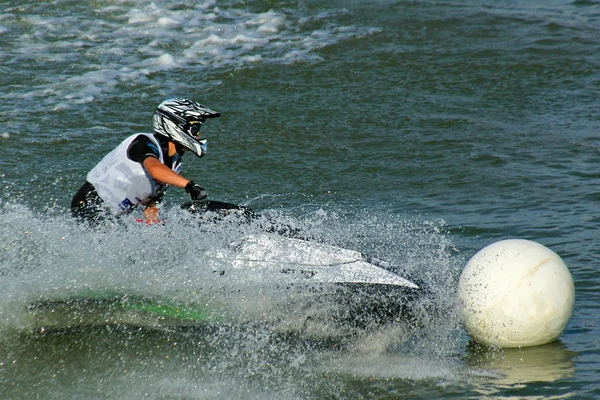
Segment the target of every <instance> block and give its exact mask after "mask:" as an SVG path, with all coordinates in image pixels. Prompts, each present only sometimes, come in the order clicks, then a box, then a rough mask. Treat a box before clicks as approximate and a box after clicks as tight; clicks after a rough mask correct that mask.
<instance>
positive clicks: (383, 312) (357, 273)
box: [27, 201, 425, 336]
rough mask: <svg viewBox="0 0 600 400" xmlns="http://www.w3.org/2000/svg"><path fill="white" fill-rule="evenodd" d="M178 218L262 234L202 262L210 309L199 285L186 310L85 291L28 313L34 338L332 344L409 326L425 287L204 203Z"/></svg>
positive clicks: (382, 266) (270, 222)
mask: <svg viewBox="0 0 600 400" xmlns="http://www.w3.org/2000/svg"><path fill="white" fill-rule="evenodd" d="M182 208H183V209H185V210H187V211H188V212H190V213H191V214H192V215H193V218H191V219H190V220H189V221H190V222H192V223H196V222H197V223H200V224H202V225H203V226H204V227H206V226H207V225H210V224H211V223H215V224H219V223H223V222H227V221H229V222H231V221H234V222H235V223H237V224H250V223H257V224H258V225H259V226H260V227H261V231H260V232H259V233H253V234H247V233H244V234H241V235H239V236H238V237H236V238H233V239H232V240H231V242H229V243H227V244H225V245H224V246H219V247H218V248H214V249H207V250H206V252H205V254H203V255H202V257H201V258H199V259H201V260H204V261H205V263H204V264H203V265H206V266H209V267H210V268H211V269H212V271H211V272H212V274H213V275H214V278H215V279H213V280H212V281H213V282H212V283H211V285H213V287H210V288H208V287H207V288H206V289H207V290H211V291H212V293H211V294H210V296H209V300H206V299H205V298H202V295H203V293H202V292H203V287H202V286H201V284H199V289H198V293H200V295H199V297H198V299H192V301H188V302H185V303H181V302H177V301H175V300H173V299H169V298H165V295H164V294H162V295H161V296H157V295H155V294H152V295H151V294H144V293H139V292H132V293H127V292H126V291H122V290H121V291H118V290H107V289H102V290H84V291H81V292H77V293H71V294H66V295H64V296H62V297H60V298H52V299H37V300H36V301H34V302H32V303H30V304H28V307H27V313H28V315H29V317H31V318H32V320H33V322H32V323H31V324H33V326H34V327H36V328H34V330H35V329H37V327H41V328H40V329H42V330H43V331H44V332H48V331H51V330H64V329H72V328H80V327H81V326H90V325H91V326H97V325H103V324H104V325H112V326H114V325H119V326H123V325H133V326H143V327H152V328H158V327H169V328H173V327H188V328H189V327H196V328H197V327H199V326H207V325H211V326H212V325H222V324H230V323H234V324H237V323H240V322H246V323H247V322H250V323H255V322H257V321H261V322H264V323H268V324H271V325H273V326H276V327H277V329H280V330H288V331H292V332H294V334H298V333H299V332H301V333H302V334H306V335H308V336H313V335H315V332H320V333H323V332H328V333H327V335H329V334H330V333H331V330H332V329H334V330H337V332H342V333H343V334H346V333H348V332H350V331H352V330H354V329H367V328H370V327H373V326H381V325H385V324H388V323H393V322H397V321H401V320H410V319H411V318H412V317H413V315H412V308H411V304H412V303H413V302H414V301H415V300H416V299H417V298H419V297H420V296H422V295H423V294H424V293H425V288H424V286H423V285H422V284H420V283H416V282H414V281H413V280H411V279H409V278H407V277H405V276H401V275H400V274H399V273H397V271H398V268H393V266H391V265H390V264H388V263H386V262H385V261H382V260H378V259H375V258H369V257H367V256H365V255H363V254H362V253H361V252H359V251H356V250H351V249H345V248H341V247H337V246H333V245H330V244H324V243H319V242H316V241H314V240H311V238H310V237H308V236H307V235H305V234H303V233H302V232H300V231H299V230H298V229H296V228H294V227H291V226H287V225H285V224H281V223H278V221H276V220H275V219H274V218H271V217H269V216H268V215H267V216H265V215H264V214H263V215H261V214H259V213H257V212H255V211H253V210H252V209H250V208H248V207H244V206H239V205H235V204H232V203H226V202H221V201H206V202H202V203H186V204H184V205H182ZM245 232H247V231H245ZM214 286H218V288H216V289H215V287H214ZM215 293H216V294H215ZM201 298H202V299H201ZM200 299H201V300H200ZM31 324H30V325H31Z"/></svg>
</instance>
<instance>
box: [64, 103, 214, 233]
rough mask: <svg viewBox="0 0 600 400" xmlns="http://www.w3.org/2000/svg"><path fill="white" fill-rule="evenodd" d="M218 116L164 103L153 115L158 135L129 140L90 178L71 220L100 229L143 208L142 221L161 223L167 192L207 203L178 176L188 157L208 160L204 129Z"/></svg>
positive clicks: (198, 106) (191, 184)
mask: <svg viewBox="0 0 600 400" xmlns="http://www.w3.org/2000/svg"><path fill="white" fill-rule="evenodd" d="M220 115H221V114H220V113H218V112H216V111H213V110H211V109H209V108H207V107H205V106H203V105H202V104H199V103H196V102H194V101H191V100H187V99H183V98H173V99H168V100H165V101H163V102H162V103H161V104H159V105H158V107H157V109H156V112H155V113H154V121H153V125H154V133H148V134H147V133H141V134H134V135H131V136H129V137H128V138H126V139H125V140H124V141H123V142H121V144H119V145H118V146H117V147H116V148H115V149H114V150H112V151H111V152H110V153H108V154H107V155H106V156H105V157H104V158H103V159H102V160H101V161H100V162H99V163H98V164H97V165H96V166H95V167H94V168H93V169H92V170H91V171H90V172H89V173H88V174H87V179H86V182H85V183H84V184H83V186H81V188H80V189H79V191H77V193H76V194H75V196H74V197H73V200H72V202H71V215H72V216H73V217H75V218H76V219H78V220H83V221H86V222H88V223H90V224H91V225H97V224H98V223H99V222H101V221H102V220H104V219H106V218H107V217H108V218H111V217H112V216H119V215H122V214H124V213H128V212H130V211H132V210H133V209H134V208H135V207H138V206H141V207H143V212H142V216H143V221H145V222H146V223H154V222H158V221H159V217H158V208H157V203H159V202H160V201H161V199H162V196H163V195H164V192H165V189H166V187H167V186H177V187H180V188H185V191H186V192H187V193H189V195H190V198H191V200H192V201H193V202H202V201H204V200H206V198H207V194H206V191H205V190H204V189H203V188H202V187H201V186H199V185H197V184H195V183H194V182H193V181H191V180H189V179H187V178H185V177H183V176H181V175H180V174H179V171H180V169H181V159H182V157H183V155H184V153H186V152H187V151H191V152H193V153H194V154H196V155H197V156H198V157H202V156H204V154H206V143H207V141H206V138H201V136H200V127H201V126H202V124H203V123H204V122H205V121H206V120H207V119H208V118H216V117H219V116H220Z"/></svg>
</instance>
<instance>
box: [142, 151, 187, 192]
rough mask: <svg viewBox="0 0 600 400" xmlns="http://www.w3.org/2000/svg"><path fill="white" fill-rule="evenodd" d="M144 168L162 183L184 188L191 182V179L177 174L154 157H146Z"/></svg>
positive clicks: (143, 163)
mask: <svg viewBox="0 0 600 400" xmlns="http://www.w3.org/2000/svg"><path fill="white" fill-rule="evenodd" d="M142 166H143V167H144V169H145V170H146V171H148V173H149V174H150V176H152V177H153V178H154V179H156V180H157V181H159V182H161V183H166V184H167V185H171V186H177V187H180V188H184V187H185V185H187V184H188V182H189V181H190V180H189V179H186V178H184V177H183V176H181V175H179V174H177V173H176V172H175V171H173V170H172V169H171V168H169V167H167V166H166V165H165V164H163V163H161V162H160V161H158V159H156V158H154V157H146V159H145V160H144V162H142Z"/></svg>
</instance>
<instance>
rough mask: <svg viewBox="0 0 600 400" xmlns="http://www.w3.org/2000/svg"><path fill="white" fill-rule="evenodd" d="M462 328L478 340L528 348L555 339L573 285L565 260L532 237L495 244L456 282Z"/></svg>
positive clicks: (562, 325) (566, 319)
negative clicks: (532, 239) (533, 240)
mask: <svg viewBox="0 0 600 400" xmlns="http://www.w3.org/2000/svg"><path fill="white" fill-rule="evenodd" d="M458 298H459V302H460V307H461V314H462V317H463V323H464V326H465V328H466V330H467V332H469V335H470V336H471V337H472V338H473V339H474V340H475V341H477V342H479V343H482V344H486V345H494V346H499V347H528V346H537V345H541V344H545V343H549V342H552V341H554V340H555V339H557V338H558V337H559V336H560V334H561V333H562V331H563V330H564V329H565V327H566V326H567V323H568V322H569V319H570V318H571V313H572V312H573V304H574V302H575V288H574V285H573V278H572V277H571V273H570V272H569V269H568V268H567V266H566V265H565V263H564V262H563V260H562V259H561V258H560V257H559V256H558V255H557V254H556V253H554V252H553V251H552V250H550V249H548V248H547V247H545V246H543V245H541V244H539V243H536V242H532V241H530V240H522V239H510V240H502V241H500V242H496V243H493V244H491V245H489V246H487V247H485V248H483V249H482V250H480V251H479V252H478V253H477V254H475V255H474V256H473V257H472V258H471V260H469V262H468V263H467V265H466V267H465V269H464V270H463V272H462V274H461V276H460V280H459V283H458Z"/></svg>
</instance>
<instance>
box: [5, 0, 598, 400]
mask: <svg viewBox="0 0 600 400" xmlns="http://www.w3.org/2000/svg"><path fill="white" fill-rule="evenodd" d="M0 10H1V12H0V83H1V87H2V90H0V99H1V100H2V101H1V102H0V147H1V148H2V150H3V151H2V156H1V157H0V176H1V180H0V182H1V185H0V207H1V210H0V225H1V226H2V229H1V230H0V243H1V244H0V276H1V279H0V286H1V292H2V297H1V299H0V338H1V340H0V343H1V344H0V394H1V396H0V397H2V398H7V399H20V398H45V399H54V398H56V399H59V398H60V399H63V398H86V399H102V398H132V399H136V398H151V399H188V398H194V399H195V398H200V399H205V398H209V399H210V398H287V399H303V398H352V399H356V398H411V397H412V398H434V397H435V398H446V399H452V398H461V399H462V398H531V399H534V398H535V399H539V398H565V397H576V398H596V397H598V396H599V395H600V386H599V385H598V383H597V371H598V369H599V368H600V357H599V349H598V342H599V337H600V334H599V331H598V328H597V326H598V325H599V322H600V321H599V317H598V315H599V312H598V310H599V309H598V303H599V300H600V299H599V296H598V289H599V282H600V274H599V272H598V265H599V263H598V259H599V255H600V253H599V251H598V246H597V241H596V240H594V237H595V232H596V230H597V229H598V227H599V224H600V219H599V218H598V214H599V211H600V206H599V204H600V203H599V202H600V197H599V195H598V192H599V190H598V188H599V187H598V178H599V176H600V175H599V173H598V172H597V165H598V162H599V161H600V155H599V154H600V153H599V149H600V139H598V132H599V131H600V118H599V117H598V113H597V105H598V101H597V93H598V90H599V89H600V75H599V74H598V71H597V67H598V64H599V60H600V29H599V27H600V4H599V3H598V2H595V1H579V0H576V1H546V2H529V3H523V2H517V1H500V2H492V1H476V2H468V3H465V2H458V1H443V2H442V1H429V2H422V1H416V2H415V1H411V2H408V1H381V2H355V1H352V2H349V1H343V2H342V1H335V0H329V1H326V2H323V1H321V2H313V1H304V2H293V1H285V2H265V1H245V2H242V1H226V2H214V1H206V2H194V1H171V0H164V1H163V0H161V1H155V2H153V3H150V4H148V2H144V1H135V0H131V1H127V0H123V1H96V2H92V3H90V2H83V1H79V0H72V1H54V2H17V1H4V2H3V3H2V5H0ZM174 95H178V96H185V97H190V98H193V99H196V100H198V101H200V102H202V103H205V104H206V105H208V106H209V107H211V108H213V109H215V110H218V111H220V112H221V113H222V115H223V116H222V118H220V119H219V120H218V121H209V122H208V123H207V124H206V128H205V131H206V132H207V135H208V138H209V154H208V155H207V156H206V157H205V158H204V159H202V160H198V159H193V158H192V157H191V156H188V157H186V159H185V160H184V161H186V163H185V165H184V171H183V174H184V175H185V176H187V177H190V178H193V179H194V180H195V181H196V182H198V183H200V184H201V185H203V186H204V187H205V188H207V190H208V192H209V195H210V196H211V197H212V198H214V199H219V200H224V201H231V202H235V203H243V204H246V205H249V206H251V207H252V208H254V209H257V210H261V211H265V210H266V211H268V212H269V213H271V214H272V215H275V216H276V217H277V219H278V220H280V221H282V222H285V223H287V224H291V225H293V226H295V227H298V228H300V229H302V230H303V231H304V232H307V233H308V234H310V235H311V236H313V237H315V238H316V239H318V240H319V241H321V242H324V243H328V244H333V245H339V246H343V247H346V248H351V249H355V250H360V251H363V252H365V253H367V254H370V255H374V256H377V257H380V258H382V259H385V260H387V261H390V262H391V263H393V264H394V265H398V266H401V267H402V268H403V269H404V270H406V272H407V273H410V274H411V275H414V276H418V277H419V278H420V279H422V280H424V281H426V282H428V284H429V285H430V286H431V287H432V290H433V292H434V294H435V296H434V297H433V298H432V299H430V300H431V302H432V304H430V305H429V306H430V308H428V307H425V306H426V305H423V307H424V308H423V309H422V311H421V313H420V314H419V315H418V316H417V317H418V318H419V320H420V322H421V324H420V325H419V326H418V327H414V326H412V325H410V324H405V323H397V324H392V325H390V326H386V327H383V328H379V329H371V330H366V331H360V330H358V331H357V332H354V331H353V334H352V335H350V337H349V338H348V337H340V335H341V336H343V333H344V330H343V329H341V330H340V329H337V330H336V329H333V327H332V326H330V325H328V324H327V323H326V321H325V323H323V324H320V325H319V324H316V323H315V324H314V326H311V327H310V328H312V330H311V329H308V328H307V325H306V324H305V323H306V321H307V315H308V313H309V311H310V308H302V307H295V305H296V303H294V302H290V298H289V294H288V293H287V292H285V291H282V290H281V289H280V288H277V285H276V283H275V282H272V283H269V282H266V284H265V285H261V286H257V287H255V286H250V287H245V288H244V289H245V290H240V291H236V290H237V289H239V288H240V286H239V285H240V284H243V282H242V283H240V282H239V281H235V280H233V279H229V278H228V279H221V280H219V279H217V278H216V277H215V276H214V274H212V273H211V272H210V271H209V270H210V268H213V267H214V268H218V267H222V265H220V264H219V261H218V260H216V259H211V258H207V256H206V255H205V254H206V251H208V250H211V251H212V250H214V249H221V248H223V245H224V243H226V242H227V241H228V240H229V239H231V238H232V237H233V238H235V237H238V236H240V235H242V236H243V235H245V234H251V233H256V231H258V230H259V227H258V226H256V225H250V226H244V227H241V228H240V227H236V226H231V225H229V224H223V223H222V224H216V225H214V226H212V225H211V226H210V227H198V225H194V224H189V223H186V222H189V221H187V220H186V216H184V215H181V214H180V213H178V212H177V210H176V208H173V206H174V205H175V206H176V204H177V203H178V202H179V201H181V199H183V198H184V197H185V196H184V195H183V193H182V191H179V190H171V191H170V192H169V194H168V196H167V203H168V205H166V206H165V210H164V211H165V214H166V215H167V216H168V218H169V220H170V221H179V222H180V223H178V224H175V223H173V224H170V225H166V226H156V227H149V228H146V227H142V226H136V225H135V224H130V225H128V226H127V228H126V229H125V228H122V227H121V228H119V227H112V228H107V229H105V230H101V231H93V232H90V231H86V230H85V229H83V228H82V227H80V226H77V225H76V224H75V223H74V222H73V221H71V220H70V218H69V217H68V216H67V215H66V207H67V206H68V204H69V201H70V199H71V197H72V195H73V194H74V193H75V191H76V190H77V189H78V187H79V186H80V185H81V183H82V182H83V180H84V178H85V174H86V172H87V171H88V170H89V169H90V168H91V167H93V166H94V165H95V163H96V162H97V161H98V160H99V159H100V158H101V157H102V156H103V155H104V154H105V153H106V152H108V151H109V150H111V149H112V148H113V147H114V146H115V145H116V144H117V143H118V142H119V141H120V140H122V139H123V138H125V137H126V136H128V135H130V134H132V133H136V132H147V131H149V130H150V129H151V116H152V112H153V109H154V107H155V106H156V105H157V104H158V103H159V102H160V101H162V100H163V99H164V98H166V97H170V96H174ZM514 237H518V238H525V239H531V240H535V241H538V242H540V243H542V244H544V245H546V246H548V247H550V248H551V249H552V250H554V251H555V252H557V253H558V254H559V255H560V256H561V257H562V258H563V259H564V261H565V262H566V264H567V265H568V266H569V268H570V270H571V273H572V275H573V279H574V281H575V287H576V294H577V298H576V303H575V309H574V314H573V317H572V319H571V321H570V323H569V325H568V327H567V329H566V331H565V332H564V334H563V335H562V336H561V338H560V341H558V342H556V343H553V344H551V345H547V346H541V347H537V348H530V349H521V350H518V349H517V350H481V349H477V348H476V347H475V346H472V345H471V344H470V343H469V338H468V335H467V334H466V333H465V332H464V331H463V329H462V328H461V326H460V321H459V320H458V318H457V317H456V315H455V313H454V308H453V302H454V291H455V289H456V283H457V280H458V276H459V275H460V271H461V270H462V268H463V266H464V264H465V263H466V262H467V261H468V259H469V258H470V257H471V256H472V255H473V254H474V253H475V252H476V251H478V250H479V249H481V248H482V247H484V246H485V245H487V244H490V243H492V242H494V241H496V240H500V239H506V238H514ZM236 285H237V286H236ZM232 288H233V289H232ZM90 290H92V291H105V292H118V293H121V294H124V295H129V296H142V297H143V296H146V297H152V296H157V297H160V298H166V299H170V301H173V302H176V303H177V304H196V305H197V304H211V305H220V307H223V308H224V309H227V311H228V312H231V311H232V310H234V311H235V312H236V313H237V315H236V316H237V320H236V321H237V322H222V323H218V324H214V325H212V326H211V325H210V324H209V325H208V326H205V325H202V326H195V327H187V328H186V327H179V328H177V327H165V326H157V327H152V326H148V324H145V325H144V324H142V325H140V326H138V325H135V324H129V325H128V324H119V323H116V324H96V325H93V326H89V325H86V324H84V323H83V322H80V323H78V322H77V321H78V320H77V318H74V320H73V321H72V323H70V325H69V326H66V325H64V326H62V329H61V326H58V327H55V329H49V330H47V331H44V330H43V329H40V328H43V327H40V326H38V325H37V324H36V323H35V322H32V321H31V319H30V316H31V315H30V314H31V313H29V312H28V311H27V310H28V309H27V306H28V305H29V304H32V302H36V301H42V300H47V299H60V298H65V297H66V298H68V297H69V296H72V295H73V294H74V293H81V292H85V291H90ZM232 293H233V294H232ZM235 293H237V294H236V295H234V294H235ZM299 304H302V302H299ZM432 308H433V309H434V311H431V309H432ZM440 309H441V311H440ZM428 310H429V311H428ZM435 310H438V311H435ZM76 311H77V310H76ZM79 311H81V310H79ZM313 311H314V310H313ZM103 312H104V311H103ZM438 312H442V313H443V318H441V317H440V316H439V314H438ZM102 315H104V314H102ZM106 318H110V315H106ZM308 320H310V319H308ZM117 322H118V321H117ZM338 328H339V327H338ZM342 328H343V327H342ZM348 330H349V331H350V330H351V327H348ZM307 332H308V333H307Z"/></svg>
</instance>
